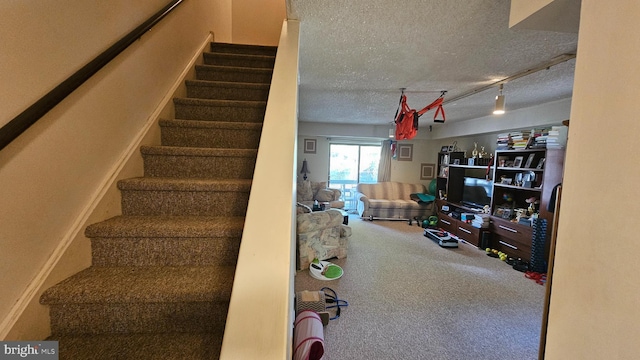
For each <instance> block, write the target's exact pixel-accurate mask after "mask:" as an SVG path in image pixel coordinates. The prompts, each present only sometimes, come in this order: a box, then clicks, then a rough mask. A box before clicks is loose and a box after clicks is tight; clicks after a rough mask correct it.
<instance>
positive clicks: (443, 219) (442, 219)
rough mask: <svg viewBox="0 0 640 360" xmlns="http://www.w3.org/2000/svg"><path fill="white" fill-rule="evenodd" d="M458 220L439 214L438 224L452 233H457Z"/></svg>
mask: <svg viewBox="0 0 640 360" xmlns="http://www.w3.org/2000/svg"><path fill="white" fill-rule="evenodd" d="M457 223H458V220H456V219H454V218H452V217H451V216H447V215H442V214H440V215H438V226H439V227H440V228H442V230H444V231H448V232H450V233H451V234H453V235H455V234H456V229H457Z"/></svg>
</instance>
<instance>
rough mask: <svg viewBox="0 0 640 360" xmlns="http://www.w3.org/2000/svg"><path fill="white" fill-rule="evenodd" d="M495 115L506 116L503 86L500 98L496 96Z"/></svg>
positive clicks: (499, 94) (499, 93)
mask: <svg viewBox="0 0 640 360" xmlns="http://www.w3.org/2000/svg"><path fill="white" fill-rule="evenodd" d="M493 114H494V115H502V114H504V95H502V84H500V90H499V92H498V96H496V107H495V109H494V110H493Z"/></svg>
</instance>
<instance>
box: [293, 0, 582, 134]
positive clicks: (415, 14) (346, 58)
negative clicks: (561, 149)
mask: <svg viewBox="0 0 640 360" xmlns="http://www.w3.org/2000/svg"><path fill="white" fill-rule="evenodd" d="M509 7H510V0H446V1H445V0H402V1H391V0H350V1H347V0H342V1H339V0H288V2H287V13H288V14H287V15H288V18H289V19H297V20H300V24H301V25H300V29H301V30H300V103H299V117H300V121H303V122H321V123H353V124H378V125H385V124H389V123H390V122H391V121H392V120H393V115H394V114H395V111H396V108H397V105H398V98H399V95H400V90H399V89H400V88H406V89H407V90H406V91H407V99H408V103H409V106H410V107H412V108H417V109H420V108H422V107H424V106H426V105H427V104H429V103H431V102H432V101H433V100H435V99H436V98H437V97H438V96H439V95H440V91H441V90H446V91H447V95H446V97H445V110H446V115H447V121H446V123H450V122H454V121H462V120H469V119H474V118H479V117H482V116H487V115H490V114H491V112H492V111H493V105H494V101H495V100H494V99H495V96H496V95H497V93H498V89H497V88H491V89H488V90H486V91H482V92H479V93H477V94H474V95H472V96H468V97H465V98H463V99H460V100H456V101H449V102H447V100H446V99H447V98H449V99H453V98H454V97H456V96H458V95H461V94H465V93H468V92H470V91H473V90H475V89H478V88H481V87H483V86H486V85H488V84H492V83H494V82H496V81H498V80H502V79H504V78H507V77H509V76H511V75H514V74H517V73H520V72H522V71H525V70H528V69H531V68H535V67H537V66H539V65H540V64H543V63H546V62H547V61H549V60H551V59H553V58H555V57H557V56H559V55H562V54H566V53H571V54H575V52H576V45H577V40H578V36H577V34H575V33H559V32H550V31H539V30H524V29H521V30H517V29H510V28H509ZM574 64H575V59H572V60H569V61H567V62H564V63H561V64H559V65H556V66H553V67H551V68H550V69H548V70H543V71H539V72H536V73H535V74H531V75H527V76H525V77H522V78H519V79H517V80H514V81H511V82H508V83H506V84H505V85H504V91H503V93H504V95H505V97H506V102H507V105H506V107H507V111H509V110H515V109H518V108H523V107H529V106H533V105H539V104H541V103H544V102H549V101H554V100H559V99H563V98H567V97H570V96H571V92H572V87H573V72H574ZM432 119H433V110H432V111H430V112H429V113H427V114H426V115H425V116H423V117H422V118H421V119H420V122H421V125H422V124H423V123H424V124H432V123H433V121H432ZM445 125H446V124H445Z"/></svg>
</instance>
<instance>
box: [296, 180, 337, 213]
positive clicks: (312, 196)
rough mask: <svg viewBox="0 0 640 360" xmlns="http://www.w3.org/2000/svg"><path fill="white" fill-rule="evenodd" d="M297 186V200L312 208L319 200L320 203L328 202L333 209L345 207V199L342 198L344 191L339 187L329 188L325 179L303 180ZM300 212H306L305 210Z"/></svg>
mask: <svg viewBox="0 0 640 360" xmlns="http://www.w3.org/2000/svg"><path fill="white" fill-rule="evenodd" d="M297 187H298V189H297V202H298V203H300V204H304V205H306V206H308V207H310V208H312V207H313V203H314V202H315V201H316V200H317V201H318V202H319V203H323V202H324V203H326V202H328V203H329V204H330V205H331V208H332V209H342V208H343V207H344V201H342V200H340V195H341V194H342V192H341V191H340V190H338V189H330V188H328V187H327V183H326V182H325V181H322V182H316V181H310V180H302V181H298V184H297ZM299 209H300V208H299ZM298 212H304V210H302V211H301V210H299V211H298Z"/></svg>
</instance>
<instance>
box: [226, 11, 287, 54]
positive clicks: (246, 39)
mask: <svg viewBox="0 0 640 360" xmlns="http://www.w3.org/2000/svg"><path fill="white" fill-rule="evenodd" d="M232 3H233V5H232V12H233V20H232V22H233V23H232V31H233V42H234V43H239V44H255V45H270V46H275V45H278V39H279V38H280V30H281V28H282V21H283V20H284V19H285V17H286V13H285V0H233V1H232Z"/></svg>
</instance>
